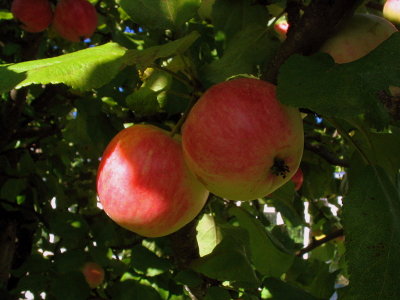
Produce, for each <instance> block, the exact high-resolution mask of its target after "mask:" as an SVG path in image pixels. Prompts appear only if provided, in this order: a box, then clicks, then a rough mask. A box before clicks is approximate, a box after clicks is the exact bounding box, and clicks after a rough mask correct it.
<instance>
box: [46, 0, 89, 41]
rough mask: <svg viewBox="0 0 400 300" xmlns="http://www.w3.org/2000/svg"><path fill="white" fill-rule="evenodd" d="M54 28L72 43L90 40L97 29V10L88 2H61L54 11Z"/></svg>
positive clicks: (84, 0)
mask: <svg viewBox="0 0 400 300" xmlns="http://www.w3.org/2000/svg"><path fill="white" fill-rule="evenodd" d="M53 27H54V29H55V31H56V32H57V33H58V34H59V35H60V36H62V37H63V38H65V39H66V40H69V41H71V42H79V41H80V40H81V39H82V38H89V37H91V36H92V34H93V33H94V31H95V30H96V28H97V12H96V8H95V7H94V6H93V5H92V4H91V3H90V2H89V1H87V0H61V1H59V2H58V4H57V6H56V8H55V11H54V20H53Z"/></svg>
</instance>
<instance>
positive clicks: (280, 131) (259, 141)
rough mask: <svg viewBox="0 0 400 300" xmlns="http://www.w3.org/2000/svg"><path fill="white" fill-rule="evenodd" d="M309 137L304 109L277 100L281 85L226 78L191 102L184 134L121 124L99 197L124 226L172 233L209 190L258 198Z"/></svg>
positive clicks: (282, 179)
mask: <svg viewBox="0 0 400 300" xmlns="http://www.w3.org/2000/svg"><path fill="white" fill-rule="evenodd" d="M303 139H304V134H303V123H302V118H301V115H300V112H299V110H298V109H296V108H293V107H288V106H285V105H283V104H281V103H280V102H279V101H278V100H277V97H276V87H275V85H273V84H271V83H268V82H266V81H262V80H259V79H255V78H238V79H233V80H229V81H226V82H221V83H219V84H216V85H214V86H212V87H211V88H210V89H208V90H207V91H206V92H205V93H204V94H203V96H202V97H200V99H199V100H198V101H197V103H196V104H195V105H194V106H193V108H192V109H191V111H190V113H189V114H188V116H187V118H186V120H185V122H184V124H183V126H182V135H181V136H177V135H175V136H172V134H171V133H169V132H168V131H165V130H163V129H160V128H158V127H155V126H153V125H143V124H137V125H133V126H131V127H128V128H126V129H124V130H122V131H120V132H119V133H118V134H117V135H116V136H115V137H114V138H113V139H112V140H111V142H110V143H109V144H108V146H107V147H106V149H105V151H104V153H103V156H102V159H101V162H100V166H99V169H98V174H97V192H98V196H99V199H100V202H101V204H102V206H103V209H104V211H105V212H106V213H107V215H108V216H109V217H110V218H111V219H112V220H114V221H115V222H116V223H117V224H119V225H120V226H122V227H124V228H126V229H128V230H131V231H133V232H135V233H138V234H140V235H142V236H146V237H159V236H164V235H168V234H170V233H173V232H175V231H177V230H178V229H180V228H181V227H183V226H184V225H186V224H187V223H189V222H190V221H192V220H193V219H194V218H195V217H196V216H197V215H198V214H199V212H200V211H201V209H202V208H203V206H204V205H205V203H206V200H207V198H208V195H209V192H212V193H213V194H215V195H217V196H220V197H222V198H225V199H229V200H253V199H257V198H259V197H264V196H267V195H269V194H270V193H272V192H273V191H274V190H276V189H277V188H279V187H280V186H282V185H283V184H285V183H286V182H288V181H289V180H290V179H291V178H292V177H293V176H294V174H295V173H296V171H297V170H298V168H299V164H300V160H301V157H302V154H303V142H304V141H303ZM299 175H300V177H301V178H300V179H296V180H297V181H296V182H298V181H299V180H302V173H301V174H300V173H299ZM297 177H298V176H297ZM297 177H296V178H297ZM300 186H301V184H300V185H297V187H296V188H300Z"/></svg>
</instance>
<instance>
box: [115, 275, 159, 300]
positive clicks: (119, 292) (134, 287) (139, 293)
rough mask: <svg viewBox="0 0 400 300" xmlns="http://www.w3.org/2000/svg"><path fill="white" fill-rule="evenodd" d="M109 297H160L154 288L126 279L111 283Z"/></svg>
mask: <svg viewBox="0 0 400 300" xmlns="http://www.w3.org/2000/svg"><path fill="white" fill-rule="evenodd" d="M110 298H111V299H113V300H144V299H146V300H161V299H162V298H161V296H160V295H159V294H158V293H157V291H156V290H155V289H154V288H152V287H150V286H145V285H141V284H138V283H137V282H136V281H133V280H126V281H123V282H117V283H115V284H113V285H112V286H111V288H110Z"/></svg>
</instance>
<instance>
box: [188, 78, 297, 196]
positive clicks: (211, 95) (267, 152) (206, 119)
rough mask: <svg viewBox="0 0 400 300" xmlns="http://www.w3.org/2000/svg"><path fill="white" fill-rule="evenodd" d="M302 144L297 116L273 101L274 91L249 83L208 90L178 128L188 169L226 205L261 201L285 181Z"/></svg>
mask: <svg viewBox="0 0 400 300" xmlns="http://www.w3.org/2000/svg"><path fill="white" fill-rule="evenodd" d="M303 140H304V136H303V123H302V118H301V115H300V112H299V110H298V109H296V108H294V107H288V106H285V105H283V104H281V103H280V102H279V101H278V99H277V98H276V86H275V85H273V84H271V83H268V82H266V81H262V80H259V79H254V78H239V79H233V80H230V81H226V82H222V83H218V84H216V85H214V86H212V87H211V88H210V89H208V90H207V91H206V92H205V93H204V94H203V96H202V97H201V98H200V99H199V100H198V102H197V103H196V104H195V105H194V106H193V108H192V109H191V111H190V113H189V114H188V116H187V119H186V121H185V123H184V124H183V127H182V146H183V152H184V157H185V159H186V162H187V164H188V166H189V168H190V169H191V170H192V171H193V173H195V174H196V176H197V177H198V178H199V180H200V181H201V182H202V183H203V184H204V185H205V186H206V188H207V189H208V190H209V191H210V192H212V193H214V194H215V195H217V196H220V197H223V198H227V199H230V200H253V199H256V198H259V197H264V196H266V195H268V194H270V193H272V192H273V191H274V190H276V189H277V188H279V187H280V186H282V185H283V184H284V183H286V182H287V181H288V180H290V178H291V177H292V176H293V175H294V173H295V172H296V171H297V168H298V167H299V164H300V160H301V157H302V154H303Z"/></svg>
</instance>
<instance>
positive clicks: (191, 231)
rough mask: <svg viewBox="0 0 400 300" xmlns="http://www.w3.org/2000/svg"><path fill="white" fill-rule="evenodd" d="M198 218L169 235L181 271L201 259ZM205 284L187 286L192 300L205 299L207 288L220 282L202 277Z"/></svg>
mask: <svg viewBox="0 0 400 300" xmlns="http://www.w3.org/2000/svg"><path fill="white" fill-rule="evenodd" d="M198 221H199V220H198V217H196V218H195V219H194V220H193V221H192V222H190V223H189V224H187V225H186V226H184V227H183V228H182V229H180V230H178V231H177V232H175V233H173V234H171V235H169V240H170V242H171V247H172V250H173V253H174V258H175V261H176V264H177V266H178V268H179V269H187V268H188V266H189V265H190V264H191V263H192V262H193V261H194V260H196V259H198V258H200V254H199V247H198V244H197V240H196V235H197V230H196V226H197V223H198ZM202 279H203V282H202V284H201V285H199V286H197V287H190V288H189V287H188V286H185V290H186V291H187V292H188V294H189V296H190V298H191V299H192V300H199V299H203V298H204V296H205V294H206V291H207V288H208V287H209V286H211V285H218V283H219V282H218V281H216V280H213V279H210V278H207V277H205V276H202Z"/></svg>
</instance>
